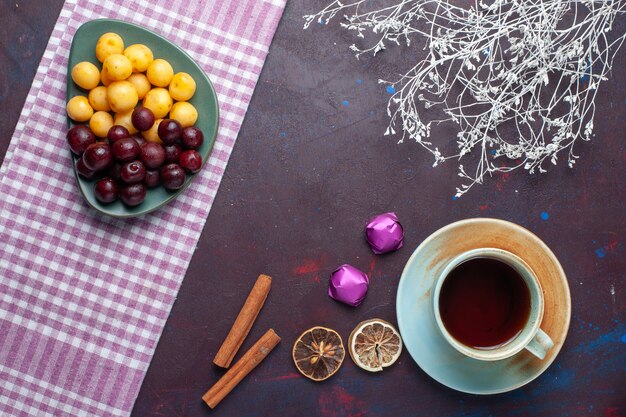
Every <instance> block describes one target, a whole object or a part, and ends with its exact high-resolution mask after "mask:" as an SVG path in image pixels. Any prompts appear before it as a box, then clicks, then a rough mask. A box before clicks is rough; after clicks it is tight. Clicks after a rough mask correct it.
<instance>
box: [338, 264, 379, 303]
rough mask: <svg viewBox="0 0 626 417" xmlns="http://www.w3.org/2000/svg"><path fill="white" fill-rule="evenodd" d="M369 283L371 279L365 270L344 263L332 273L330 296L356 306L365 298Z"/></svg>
mask: <svg viewBox="0 0 626 417" xmlns="http://www.w3.org/2000/svg"><path fill="white" fill-rule="evenodd" d="M369 285H370V280H369V278H368V277H367V274H366V273H365V272H363V271H360V270H358V269H356V268H355V267H353V266H351V265H348V264H343V265H341V266H340V267H339V268H337V269H336V270H335V271H334V272H333V273H332V274H330V282H329V284H328V296H329V297H330V298H332V299H333V300H337V301H341V302H342V303H345V304H348V305H349V306H352V307H356V306H358V305H359V304H361V303H362V302H363V300H364V299H365V296H366V295H367V289H368V288H369Z"/></svg>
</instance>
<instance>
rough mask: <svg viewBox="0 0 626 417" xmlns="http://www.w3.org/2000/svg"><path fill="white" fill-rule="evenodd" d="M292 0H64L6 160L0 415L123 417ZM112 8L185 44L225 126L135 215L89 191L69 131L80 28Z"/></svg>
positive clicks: (112, 13)
mask: <svg viewBox="0 0 626 417" xmlns="http://www.w3.org/2000/svg"><path fill="white" fill-rule="evenodd" d="M285 1H286V0H238V1H230V0H213V1H185V0H174V1H167V0H158V1H156V2H151V3H154V4H151V5H150V6H149V7H146V8H144V7H141V6H140V5H139V4H140V3H141V2H132V1H122V0H115V1H100V0H68V1H67V2H66V3H65V5H64V7H63V10H62V11H61V15H60V17H59V20H58V22H57V24H56V26H55V28H54V31H53V32H52V36H51V38H50V41H49V43H48V47H47V48H46V51H45V53H44V55H43V58H42V61H41V63H40V65H39V68H38V70H37V74H36V76H35V80H34V82H33V85H32V87H31V90H30V93H29V95H28V98H27V100H26V104H25V106H24V109H23V110H22V114H21V117H20V120H19V122H18V124H17V128H16V130H15V134H14V136H13V138H12V140H11V144H10V146H9V150H8V152H7V154H6V157H5V160H4V164H3V165H2V167H1V168H0V196H2V197H0V415H1V416H26V415H28V416H38V417H39V416H55V417H56V416H127V415H129V414H130V412H131V409H132V407H133V403H134V401H135V398H136V397H137V393H138V392H139V388H140V386H141V382H142V380H143V378H144V375H145V373H146V370H147V369H148V365H149V363H150V360H151V359H152V355H153V353H154V349H155V347H156V344H157V341H158V339H159V336H160V335H161V332H162V330H163V327H164V325H165V320H166V319H167V316H168V314H169V312H170V309H171V307H172V304H173V303H174V299H175V298H176V294H177V292H178V289H179V286H180V284H181V282H182V280H183V277H184V275H185V272H186V270H187V266H188V265H189V261H190V260H191V256H192V252H193V248H195V247H196V243H197V241H198V239H199V237H200V233H201V231H202V228H203V226H204V222H205V219H206V217H207V215H208V213H209V210H210V208H211V204H212V202H213V199H214V197H215V194H216V191H217V188H218V186H219V183H220V180H221V178H222V174H223V173H224V169H225V167H226V163H227V162H228V158H229V155H230V152H231V150H232V148H233V146H234V144H235V139H236V138H237V133H238V131H239V128H240V126H241V123H242V121H243V118H244V115H245V114H246V109H247V107H248V103H249V102H250V99H251V97H252V93H253V91H254V87H255V85H256V82H257V79H258V77H259V73H260V72H261V68H262V67H263V63H264V61H265V57H266V54H267V51H268V48H269V45H270V43H271V40H272V37H273V35H274V31H275V29H276V26H277V24H278V21H279V20H280V17H281V15H282V12H283V9H284V6H285ZM100 17H111V18H117V19H122V20H126V21H129V22H134V23H137V24H140V25H142V26H144V27H146V28H149V29H152V30H153V31H156V32H157V33H160V34H161V35H163V36H165V37H166V38H168V39H169V40H171V41H172V42H174V43H176V44H178V45H179V46H181V47H182V48H183V49H185V50H186V51H187V52H188V53H189V54H190V55H191V56H192V57H193V58H194V59H195V60H196V62H198V64H199V65H200V66H201V67H202V68H203V69H204V70H205V72H206V73H207V74H208V75H209V77H210V78H211V80H212V81H213V83H214V85H215V89H216V90H217V95H218V100H219V103H220V111H221V116H220V128H219V134H218V138H217V141H216V143H215V146H214V149H213V152H212V154H211V157H210V159H209V161H208V162H207V164H206V165H205V168H204V169H203V172H202V173H201V175H200V176H199V178H197V179H196V180H195V181H194V184H193V185H192V186H191V187H190V188H188V189H187V191H186V192H185V193H184V194H183V195H181V196H180V197H179V198H178V199H177V200H176V201H175V202H173V203H171V204H169V205H168V206H166V207H164V208H162V209H160V210H159V211H157V212H154V213H152V214H149V215H146V216H143V217H142V218H136V219H130V220H116V219H111V218H105V217H102V216H99V215H97V214H96V213H95V212H94V211H92V210H91V209H89V208H88V207H87V206H86V204H85V203H84V202H83V200H82V197H81V195H80V193H79V191H78V188H77V186H76V184H75V180H74V178H73V174H72V172H71V169H70V166H71V165H70V154H69V152H68V151H67V146H66V142H65V132H66V129H67V128H66V121H65V80H66V65H67V59H68V54H69V49H70V43H71V41H72V36H73V34H74V32H75V31H76V29H77V28H78V27H79V26H80V25H81V24H82V23H84V22H86V21H88V20H91V19H95V18H100Z"/></svg>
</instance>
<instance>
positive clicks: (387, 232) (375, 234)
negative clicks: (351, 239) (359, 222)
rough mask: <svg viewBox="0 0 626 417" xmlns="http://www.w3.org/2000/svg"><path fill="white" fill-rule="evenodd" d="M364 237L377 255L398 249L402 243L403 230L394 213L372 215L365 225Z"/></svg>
mask: <svg viewBox="0 0 626 417" xmlns="http://www.w3.org/2000/svg"><path fill="white" fill-rule="evenodd" d="M365 238H366V239H367V242H368V243H369V244H370V247H371V248H372V252H374V253H375V254H377V255H381V254H383V253H388V252H393V251H394V250H398V249H400V248H401V247H402V245H403V243H404V230H403V229H402V225H401V224H400V223H399V222H398V216H396V213H383V214H379V215H378V216H374V217H372V218H371V219H370V221H369V222H368V223H367V226H365Z"/></svg>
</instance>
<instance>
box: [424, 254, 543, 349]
mask: <svg viewBox="0 0 626 417" xmlns="http://www.w3.org/2000/svg"><path fill="white" fill-rule="evenodd" d="M474 258H490V259H495V260H498V261H500V262H503V263H505V264H507V265H509V266H510V267H511V268H513V269H514V270H515V271H516V272H517V273H518V274H519V275H520V276H521V278H522V279H523V280H524V283H525V284H526V286H527V288H528V291H529V294H530V311H529V315H528V320H527V321H526V323H525V324H524V326H523V327H522V329H521V330H520V332H519V333H518V334H517V336H515V337H514V338H513V339H512V340H510V341H508V342H506V343H504V344H503V345H501V346H498V347H494V348H490V349H477V348H474V347H471V346H467V345H465V344H463V343H461V342H459V341H458V340H456V339H455V338H454V337H453V336H452V335H451V334H450V333H449V332H448V330H447V329H446V327H445V325H444V323H443V320H442V318H441V313H440V307H439V297H440V295H441V288H442V286H443V283H444V282H445V280H446V278H447V277H448V275H449V274H450V272H451V271H452V270H453V269H454V268H456V267H457V266H459V265H460V264H461V263H463V262H465V261H468V260H470V259H474ZM432 300H433V310H434V315H435V320H436V321H437V326H438V327H439V330H440V331H441V334H442V335H443V337H444V338H445V339H446V341H447V342H448V343H449V344H450V345H451V346H452V347H454V348H455V349H456V350H458V351H459V352H461V353H462V354H464V355H466V356H468V357H470V358H474V359H478V360H483V361H496V360H501V359H506V358H509V357H511V356H513V355H515V354H516V353H518V352H520V351H521V350H522V349H526V350H528V351H529V352H530V353H532V354H533V355H535V356H536V357H538V358H539V359H543V358H545V356H546V354H547V353H548V351H549V350H550V349H551V348H552V346H554V342H553V341H552V339H550V336H548V335H547V334H546V333H545V332H544V331H543V330H541V329H540V328H539V326H540V324H541V320H542V319H543V291H542V289H541V284H540V283H539V280H538V279H537V277H536V276H535V273H534V272H533V270H532V269H531V268H530V266H528V264H527V263H526V262H524V260H522V259H521V258H520V257H518V256H517V255H514V254H512V253H510V252H507V251H505V250H502V249H496V248H479V249H474V250H470V251H467V252H464V253H462V254H460V255H458V256H457V257H455V258H454V259H452V260H451V261H450V262H449V263H448V264H447V265H446V266H445V268H444V269H443V271H442V272H441V275H439V277H438V278H437V279H436V281H435V284H434V287H433V291H432Z"/></svg>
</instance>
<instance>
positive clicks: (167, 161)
mask: <svg viewBox="0 0 626 417" xmlns="http://www.w3.org/2000/svg"><path fill="white" fill-rule="evenodd" d="M132 123H133V126H135V128H137V129H138V130H139V131H145V130H148V129H150V127H152V125H153V124H154V115H153V113H152V112H151V111H150V110H149V109H147V108H145V107H137V108H136V109H135V110H134V111H133V114H132ZM158 136H159V139H160V142H161V143H158V142H154V141H151V142H149V141H146V140H145V139H144V138H143V137H142V136H141V135H139V134H137V135H131V134H130V133H129V132H128V129H126V128H125V127H123V126H119V125H115V126H113V127H111V128H110V129H109V132H108V134H107V138H106V139H105V140H102V141H97V140H96V136H95V135H94V133H93V132H92V131H91V129H90V128H89V127H88V126H85V125H76V126H74V127H72V128H71V129H70V130H69V131H68V132H67V141H68V143H69V145H70V149H71V150H72V152H73V153H74V154H75V155H76V156H77V157H78V159H77V161H76V171H77V172H78V174H79V175H80V176H81V177H83V178H85V179H89V180H91V179H96V178H98V177H101V178H100V179H98V180H97V181H96V183H95V185H94V195H95V197H96V199H97V200H98V201H100V202H101V203H104V204H107V203H112V202H114V201H116V200H117V199H118V198H119V199H120V200H122V202H123V203H124V204H126V205H128V206H137V205H139V204H141V203H142V202H143V201H144V199H145V198H146V194H147V192H148V188H154V187H157V186H158V185H159V184H160V185H162V186H163V187H165V188H166V189H167V190H170V191H176V190H178V189H180V188H182V186H183V185H184V183H185V176H186V174H195V173H196V172H198V171H200V168H202V156H201V155H200V153H199V152H198V151H197V149H198V148H199V147H200V146H201V145H202V142H203V141H204V135H203V134H202V131H201V130H199V129H197V128H195V127H193V126H190V127H186V128H184V129H183V128H182V126H181V125H180V123H179V122H178V121H176V120H173V119H165V120H163V121H161V123H159V125H158Z"/></svg>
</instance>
